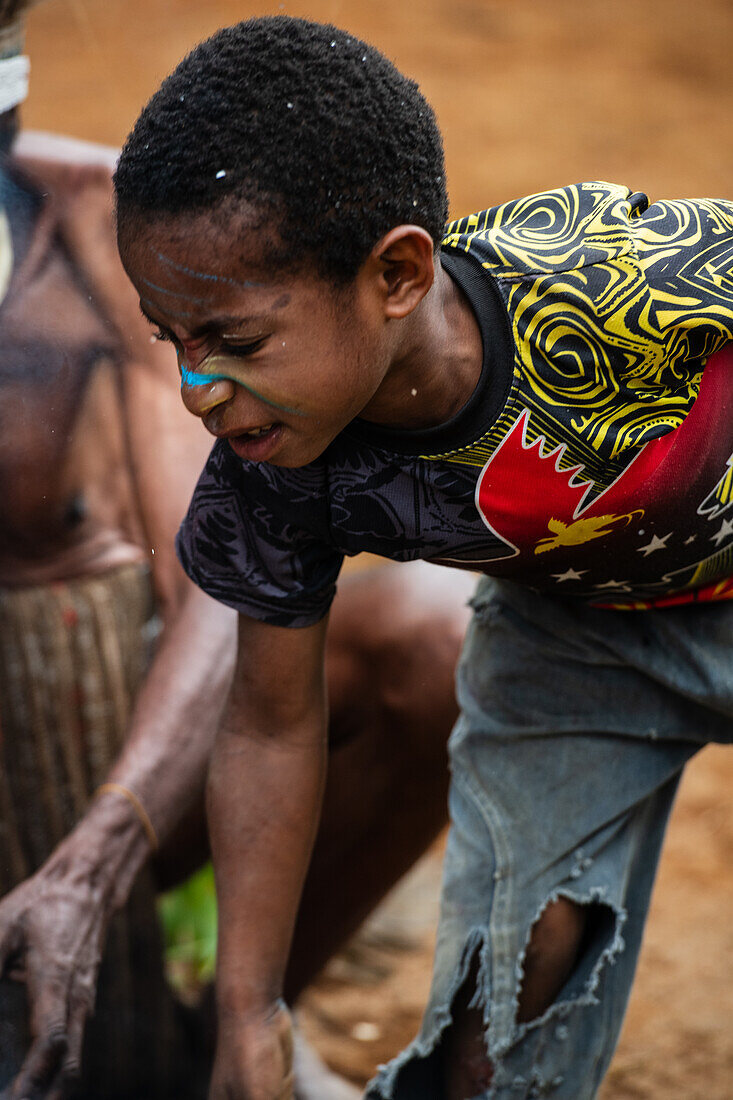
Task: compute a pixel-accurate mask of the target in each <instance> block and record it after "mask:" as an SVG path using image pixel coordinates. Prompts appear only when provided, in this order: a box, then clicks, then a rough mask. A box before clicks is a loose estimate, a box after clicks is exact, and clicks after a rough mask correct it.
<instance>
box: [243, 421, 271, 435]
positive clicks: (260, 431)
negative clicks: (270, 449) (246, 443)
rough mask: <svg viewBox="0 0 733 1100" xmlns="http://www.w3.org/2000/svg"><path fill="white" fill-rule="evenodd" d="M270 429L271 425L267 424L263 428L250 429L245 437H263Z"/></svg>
mask: <svg viewBox="0 0 733 1100" xmlns="http://www.w3.org/2000/svg"><path fill="white" fill-rule="evenodd" d="M271 427H272V424H268V425H267V426H266V427H264V428H252V429H251V430H250V431H248V432H247V435H264V434H265V432H269V430H270V428H271Z"/></svg>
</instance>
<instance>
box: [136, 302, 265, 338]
mask: <svg viewBox="0 0 733 1100" xmlns="http://www.w3.org/2000/svg"><path fill="white" fill-rule="evenodd" d="M144 301H147V299H145V298H141V299H140V302H139V305H140V312H141V313H142V315H143V317H144V318H145V320H146V321H149V322H150V324H151V325H159V326H162V327H165V326H163V322H162V321H157V320H156V319H155V317H151V316H150V314H149V313H148V312H147V310H146V309H145V306H144V305H143V302H144ZM174 316H183V314H174ZM189 316H190V315H189ZM265 317H266V315H265V314H263V313H252V314H250V315H249V316H243V315H242V314H237V315H227V314H222V315H221V316H220V317H212V318H211V319H210V320H208V321H207V322H206V323H205V324H203V325H199V327H198V328H195V329H191V331H190V334H189V335H191V336H193V337H196V336H205V335H206V333H207V332H212V331H215V330H219V331H221V330H223V329H227V328H231V327H232V326H237V325H247V324H252V323H254V322H257V321H262V320H264V319H265Z"/></svg>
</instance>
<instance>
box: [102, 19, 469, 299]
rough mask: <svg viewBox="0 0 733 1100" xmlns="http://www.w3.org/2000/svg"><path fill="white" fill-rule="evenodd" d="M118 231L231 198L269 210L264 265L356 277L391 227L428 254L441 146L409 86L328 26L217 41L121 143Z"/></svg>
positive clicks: (267, 23) (441, 213)
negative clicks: (412, 229) (418, 233)
mask: <svg viewBox="0 0 733 1100" xmlns="http://www.w3.org/2000/svg"><path fill="white" fill-rule="evenodd" d="M115 189H116V195H117V216H118V221H119V224H120V225H122V224H124V221H125V219H126V218H127V217H128V216H129V215H132V216H135V215H142V216H144V217H145V216H147V215H156V214H161V215H179V214H184V213H191V214H198V213H201V212H204V211H208V210H214V209H216V208H218V207H220V206H221V205H222V204H223V203H224V202H226V203H227V205H228V204H229V203H232V202H233V203H234V204H236V202H237V200H244V201H246V202H248V203H251V204H253V205H254V206H255V208H257V209H262V210H263V212H267V215H268V218H271V220H272V223H273V225H272V227H273V229H276V230H277V233H278V236H279V238H280V242H279V247H278V248H277V254H276V255H273V257H272V260H273V261H274V262H277V263H279V264H280V265H281V266H283V267H292V268H294V269H295V268H302V267H304V266H307V265H311V266H313V267H314V268H315V269H316V270H317V272H318V273H319V274H320V275H321V276H323V277H325V278H327V279H330V280H331V281H333V282H337V283H344V282H348V281H350V280H351V279H353V278H354V276H355V275H356V273H357V271H358V270H359V267H360V266H361V264H362V263H363V261H364V260H365V259H366V257H367V256H368V255H369V252H370V251H371V250H372V248H373V247H374V245H375V244H376V242H377V241H378V240H379V239H380V237H382V236H383V235H384V234H385V233H386V232H388V231H389V230H390V229H391V228H392V227H393V226H395V225H401V224H415V225H420V226H422V227H423V228H424V229H426V230H427V231H428V233H430V235H431V236H432V238H433V240H434V241H435V242H436V244H437V243H439V241H440V238H441V237H442V234H443V228H444V225H445V222H446V218H447V212H448V211H447V198H446V187H445V167H444V160H443V145H442V141H441V137H440V132H439V130H438V126H437V123H436V121H435V115H434V114H433V111H432V109H431V107H430V106H429V104H428V103H427V102H426V101H425V99H424V98H423V96H422V95H421V94H420V91H419V89H418V87H417V84H415V82H414V81H412V80H408V79H407V77H405V76H403V75H402V74H401V73H400V72H399V71H398V70H397V69H396V68H395V67H394V65H392V63H391V62H390V61H388V60H387V58H385V57H384V56H383V55H382V54H381V53H379V51H378V50H376V49H374V48H373V47H372V46H369V45H367V44H366V43H364V42H362V41H360V40H359V39H358V38H354V37H353V36H352V35H349V34H347V33H346V32H345V31H342V30H338V29H337V28H336V27H333V26H330V25H326V24H321V23H312V22H308V21H306V20H302V19H293V18H290V17H288V16H272V17H265V18H257V19H249V20H247V21H246V22H243V23H238V24H237V25H236V26H233V27H226V28H224V29H223V30H220V31H218V32H217V33H216V34H215V35H213V36H212V37H211V38H209V39H208V40H207V41H205V42H202V43H201V44H200V45H199V46H197V47H196V49H194V50H193V51H192V52H191V53H190V54H189V55H188V56H187V57H186V58H184V60H183V61H182V62H181V63H180V64H179V65H178V67H177V68H176V69H175V71H174V72H173V73H172V74H171V75H170V76H169V77H168V78H167V80H165V81H164V83H163V84H162V85H161V87H160V89H159V90H158V91H157V92H156V93H155V95H154V96H153V97H152V99H151V100H150V102H149V103H148V105H147V106H146V107H145V109H144V110H143V112H142V114H141V115H140V117H139V119H138V120H137V122H136V123H135V127H134V129H133V130H132V133H131V134H130V135H129V137H128V139H127V141H126V143H125V145H124V148H123V150H122V155H121V156H120V160H119V164H118V167H117V171H116V173H115Z"/></svg>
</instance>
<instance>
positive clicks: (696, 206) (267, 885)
mask: <svg viewBox="0 0 733 1100" xmlns="http://www.w3.org/2000/svg"><path fill="white" fill-rule="evenodd" d="M116 188H117V205H118V233H119V243H120V250H121V255H122V258H123V262H124V264H125V267H126V269H127V271H128V273H129V275H130V277H131V278H132V281H133V283H134V284H135V286H136V288H137V290H138V292H139V294H140V300H141V306H142V309H143V312H144V313H145V315H146V316H147V317H148V318H149V319H150V321H151V322H152V323H153V324H154V325H156V326H157V327H158V330H159V336H160V338H161V339H165V340H172V341H173V343H174V345H175V347H176V350H177V352H178V358H179V365H180V369H181V379H182V395H183V400H184V402H185V404H186V405H187V407H188V408H189V410H190V411H191V412H192V413H194V414H195V415H197V416H199V417H201V419H202V420H203V421H204V424H205V426H206V428H207V429H208V430H209V431H210V432H211V433H212V434H213V435H215V436H217V437H218V442H217V444H216V445H215V447H214V449H213V451H212V454H211V456H210V458H209V461H208V464H207V466H206V469H205V471H204V473H203V474H202V476H201V479H200V481H199V484H198V487H197V490H196V493H195V496H194V499H193V502H192V504H191V507H190V510H189V514H188V517H187V519H186V521H185V522H184V524H183V527H182V529H181V532H180V535H179V543H178V548H179V554H180V557H181V560H182V562H183V564H184V566H185V568H186V570H187V572H188V573H189V575H190V576H191V577H192V578H193V579H194V580H195V581H196V582H197V583H198V584H199V585H200V586H201V587H202V588H203V589H204V590H205V591H207V592H208V593H209V594H211V595H213V596H215V597H216V598H217V599H219V600H221V601H222V602H224V603H227V604H230V605H231V606H233V607H235V608H236V609H237V610H238V611H239V613H240V614H239V645H240V653H241V654H242V655H243V656H242V657H240V659H239V661H238V666H237V672H236V675H235V681H234V686H233V689H232V692H231V696H230V699H229V702H228V706H227V709H226V713H225V716H224V719H223V721H222V725H221V728H220V732H219V736H218V741H217V746H216V749H215V753H214V759H213V763H212V768H211V773H210V787H209V798H210V819H209V820H210V828H211V836H212V845H213V850H214V859H215V866H216V874H217V884H218V892H219V900H220V911H221V921H220V955H219V969H218V1003H219V1027H220V1035H219V1047H218V1054H217V1060H216V1065H215V1069H214V1076H213V1082H212V1088H211V1096H212V1097H213V1098H214V1100H224V1098H225V1097H228V1098H237V1100H243V1098H247V1100H275V1098H281V1097H288V1096H290V1090H291V1084H290V1076H289V1038H288V1036H289V1031H288V1026H289V1025H288V1020H287V1013H286V1011H285V1010H284V1008H283V1007H282V1004H281V1001H280V999H279V998H280V991H281V989H282V980H283V971H284V966H285V963H286V959H287V955H288V945H289V941H290V936H291V930H292V924H293V916H294V913H295V910H296V907H297V903H298V897H299V892H300V889H301V883H302V881H303V876H304V873H305V869H306V866H307V863H308V858H309V853H310V847H311V843H312V838H313V833H314V829H315V824H316V821H317V818H318V809H319V801H320V792H321V789H322V785H323V777H324V735H323V729H324V707H325V700H324V690H323V640H324V634H325V622H326V618H327V613H328V608H329V605H330V602H331V599H332V597H333V593H334V590H335V584H336V578H337V576H338V572H339V568H340V565H341V562H342V559H343V556H344V554H353V553H356V552H357V551H360V550H369V551H371V552H374V553H378V554H382V555H385V556H387V557H391V558H394V559H398V560H410V559H414V558H420V557H422V558H429V559H430V560H433V561H439V562H442V563H445V564H451V565H461V566H465V567H467V568H469V569H475V570H479V571H481V572H484V573H486V574H487V575H490V576H491V578H492V579H489V577H488V576H487V577H485V578H484V579H482V581H481V582H480V584H479V588H478V592H477V595H476V597H475V599H474V602H473V606H474V610H475V614H474V619H473V622H472V625H471V627H470V629H469V633H468V637H467V640H466V643H465V647H464V655H463V659H462V662H461V666H460V669H459V677H458V695H459V701H460V704H461V708H462V713H461V717H460V719H459V721H458V724H457V726H456V728H455V730H454V733H453V737H452V741H451V757H452V769H453V780H452V790H451V814H452V821H453V825H452V830H451V836H450V841H449V846H448V853H447V858H446V869H445V882H444V891H443V908H442V916H441V925H440V929H439V935H438V949H437V957H436V963H435V973H434V981H433V989H432V994H431V1000H430V1005H429V1007H428V1011H427V1014H426V1017H425V1021H424V1026H423V1030H422V1034H421V1036H420V1037H419V1039H418V1040H417V1041H416V1042H415V1044H414V1045H413V1046H412V1047H410V1048H409V1049H408V1050H407V1051H406V1052H405V1053H403V1054H402V1055H401V1056H400V1057H399V1058H397V1059H396V1060H395V1062H394V1063H392V1065H390V1066H389V1067H384V1068H383V1069H382V1070H381V1071H380V1074H379V1076H378V1077H377V1078H376V1079H375V1081H374V1082H373V1083H372V1085H371V1086H370V1088H369V1090H368V1096H369V1097H371V1098H379V1097H382V1098H398V1100H408V1098H409V1100H412V1098H417V1100H430V1098H443V1097H445V1098H447V1100H466V1098H469V1097H470V1098H473V1097H482V1098H489V1097H491V1098H501V1100H509V1098H511V1100H517V1098H519V1097H531V1096H541V1095H550V1094H552V1095H553V1096H554V1097H557V1098H558V1100H560V1098H563V1100H571V1098H572V1100H584V1098H590V1097H592V1096H594V1095H595V1092H596V1089H597V1087H598V1084H599V1082H600V1080H601V1078H602V1076H603V1073H604V1072H605V1069H606V1068H607V1066H608V1063H609V1060H610V1057H611V1054H612V1051H613V1048H614V1045H615V1042H616V1039H617V1036H618V1032H619V1029H620V1025H621V1020H622V1016H623V1011H624V1007H625V1004H626V1000H627V997H628V992H629V988H630V985H631V980H632V976H633V970H634V965H635V962H636V958H637V954H638V950H639V944H640V940H641V934H642V929H643V923H644V916H645V912H646V909H647V904H648V899H649V893H650V890H651V885H652V881H653V877H654V870H655V866H656V862H657V857H658V852H659V848H660V845H661V840H662V835H663V832H664V826H665V822H666V818H667V815H668V812H669V808H670V805H671V802H672V798H673V795H674V790H675V787H676V784H677V781H678V778H679V775H680V772H681V769H682V767H683V765H684V763H685V761H686V760H687V759H688V758H689V757H690V756H691V755H692V754H693V753H694V752H695V751H696V749H697V748H698V747H699V746H700V745H701V744H702V743H703V742H704V741H706V740H709V739H716V740H728V739H729V738H730V718H731V716H732V715H733V687H732V686H731V685H732V684H733V681H731V678H730V676H729V675H728V671H727V670H728V662H729V660H730V656H731V643H730V638H731V627H732V626H733V619H732V618H731V615H732V613H731V610H730V607H729V605H728V604H727V603H726V600H727V599H728V598H729V597H730V596H731V595H733V583H732V582H731V579H730V578H731V574H732V573H733V521H732V520H731V518H730V511H731V507H732V505H733V492H732V490H731V484H730V481H731V478H730V466H729V460H730V457H731V453H732V452H733V428H732V427H731V425H730V417H729V413H728V403H729V400H730V398H729V396H728V393H729V389H730V382H729V372H730V370H731V369H732V368H733V360H732V358H731V355H730V353H729V352H728V351H727V350H720V349H722V348H723V346H724V345H725V344H726V343H727V342H729V341H730V339H731V332H732V331H733V281H732V279H733V205H731V204H729V203H725V202H718V201H709V200H703V201H695V202H667V203H656V204H654V205H653V206H648V204H647V200H646V198H645V196H643V195H641V194H638V193H635V194H632V193H630V192H629V191H628V190H627V189H626V188H623V187H618V186H614V185H610V184H604V183H588V184H580V185H576V186H571V187H565V188H561V189H558V190H555V191H551V192H547V193H545V194H541V195H534V196H531V197H529V198H527V199H523V200H519V201H517V202H512V203H508V204H506V205H504V206H502V207H498V208H494V209H491V210H488V211H484V212H483V213H481V214H477V215H472V216H470V217H468V218H464V219H462V220H461V221H458V222H454V223H452V224H451V225H450V226H449V227H448V230H447V232H444V223H445V219H446V213H447V203H446V194H445V172H444V165H443V156H442V148H441V140H440V135H439V133H438V130H437V127H436V124H435V120H434V117H433V114H432V112H431V110H430V108H429V106H428V105H427V104H426V102H425V101H424V100H423V98H422V97H421V95H420V93H419V91H418V89H417V87H416V85H415V84H413V83H412V82H411V81H409V80H407V79H406V78H404V77H403V76H402V75H401V74H400V73H398V72H397V71H396V70H395V69H394V67H393V66H392V65H391V64H390V63H389V62H388V61H386V59H385V58H383V57H382V56H381V55H380V54H379V53H377V52H376V51H375V50H374V49H372V48H371V47H369V46H367V45H365V44H364V43H363V42H360V41H359V40H357V39H355V38H353V37H352V36H350V35H348V34H346V33H344V32H342V31H339V30H337V29H335V28H334V27H330V26H321V25H317V24H312V23H307V22H303V21H299V20H294V19H290V18H285V17H280V18H265V19H257V20H251V21H249V22H247V23H242V24H240V25H238V26H236V27H232V28H229V29H227V30H223V31H221V32H219V33H218V34H217V35H215V36H214V37H213V38H212V39H210V40H209V41H208V42H205V43H203V44H202V45H200V46H199V47H198V48H197V49H196V50H194V51H193V53H192V54H190V55H189V57H187V58H186V59H185V60H184V61H183V62H182V63H181V64H180V65H179V67H178V68H177V70H176V71H175V72H174V74H173V75H172V76H171V77H170V78H169V79H168V80H167V81H166V82H165V83H164V84H163V86H162V88H161V89H160V91H159V92H158V93H157V94H156V95H155V96H154V97H153V99H152V100H151V101H150V103H149V104H148V106H147V107H146V108H145V110H144V111H143V113H142V115H141V117H140V119H139V120H138V122H137V124H136V126H135V128H134V130H133V132H132V134H131V136H130V138H129V139H128V142H127V144H126V146H125V149H124V151H123V154H122V157H121V159H120V162H119V166H118V170H117V175H116ZM441 240H442V245H441V244H440V242H441ZM716 353H717V354H716ZM642 612H643V613H642ZM293 628H296V629H293ZM244 655H246V657H245V656H244ZM425 676H426V680H427V679H428V677H429V676H430V670H429V669H426V670H425Z"/></svg>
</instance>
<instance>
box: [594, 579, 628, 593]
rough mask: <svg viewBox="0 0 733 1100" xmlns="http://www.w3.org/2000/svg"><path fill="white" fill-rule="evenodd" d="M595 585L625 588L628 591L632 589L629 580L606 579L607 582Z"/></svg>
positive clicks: (598, 586)
mask: <svg viewBox="0 0 733 1100" xmlns="http://www.w3.org/2000/svg"><path fill="white" fill-rule="evenodd" d="M593 587H594V588H625V589H626V590H627V591H630V589H629V582H628V581H606V582H605V584H594V585H593Z"/></svg>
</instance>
